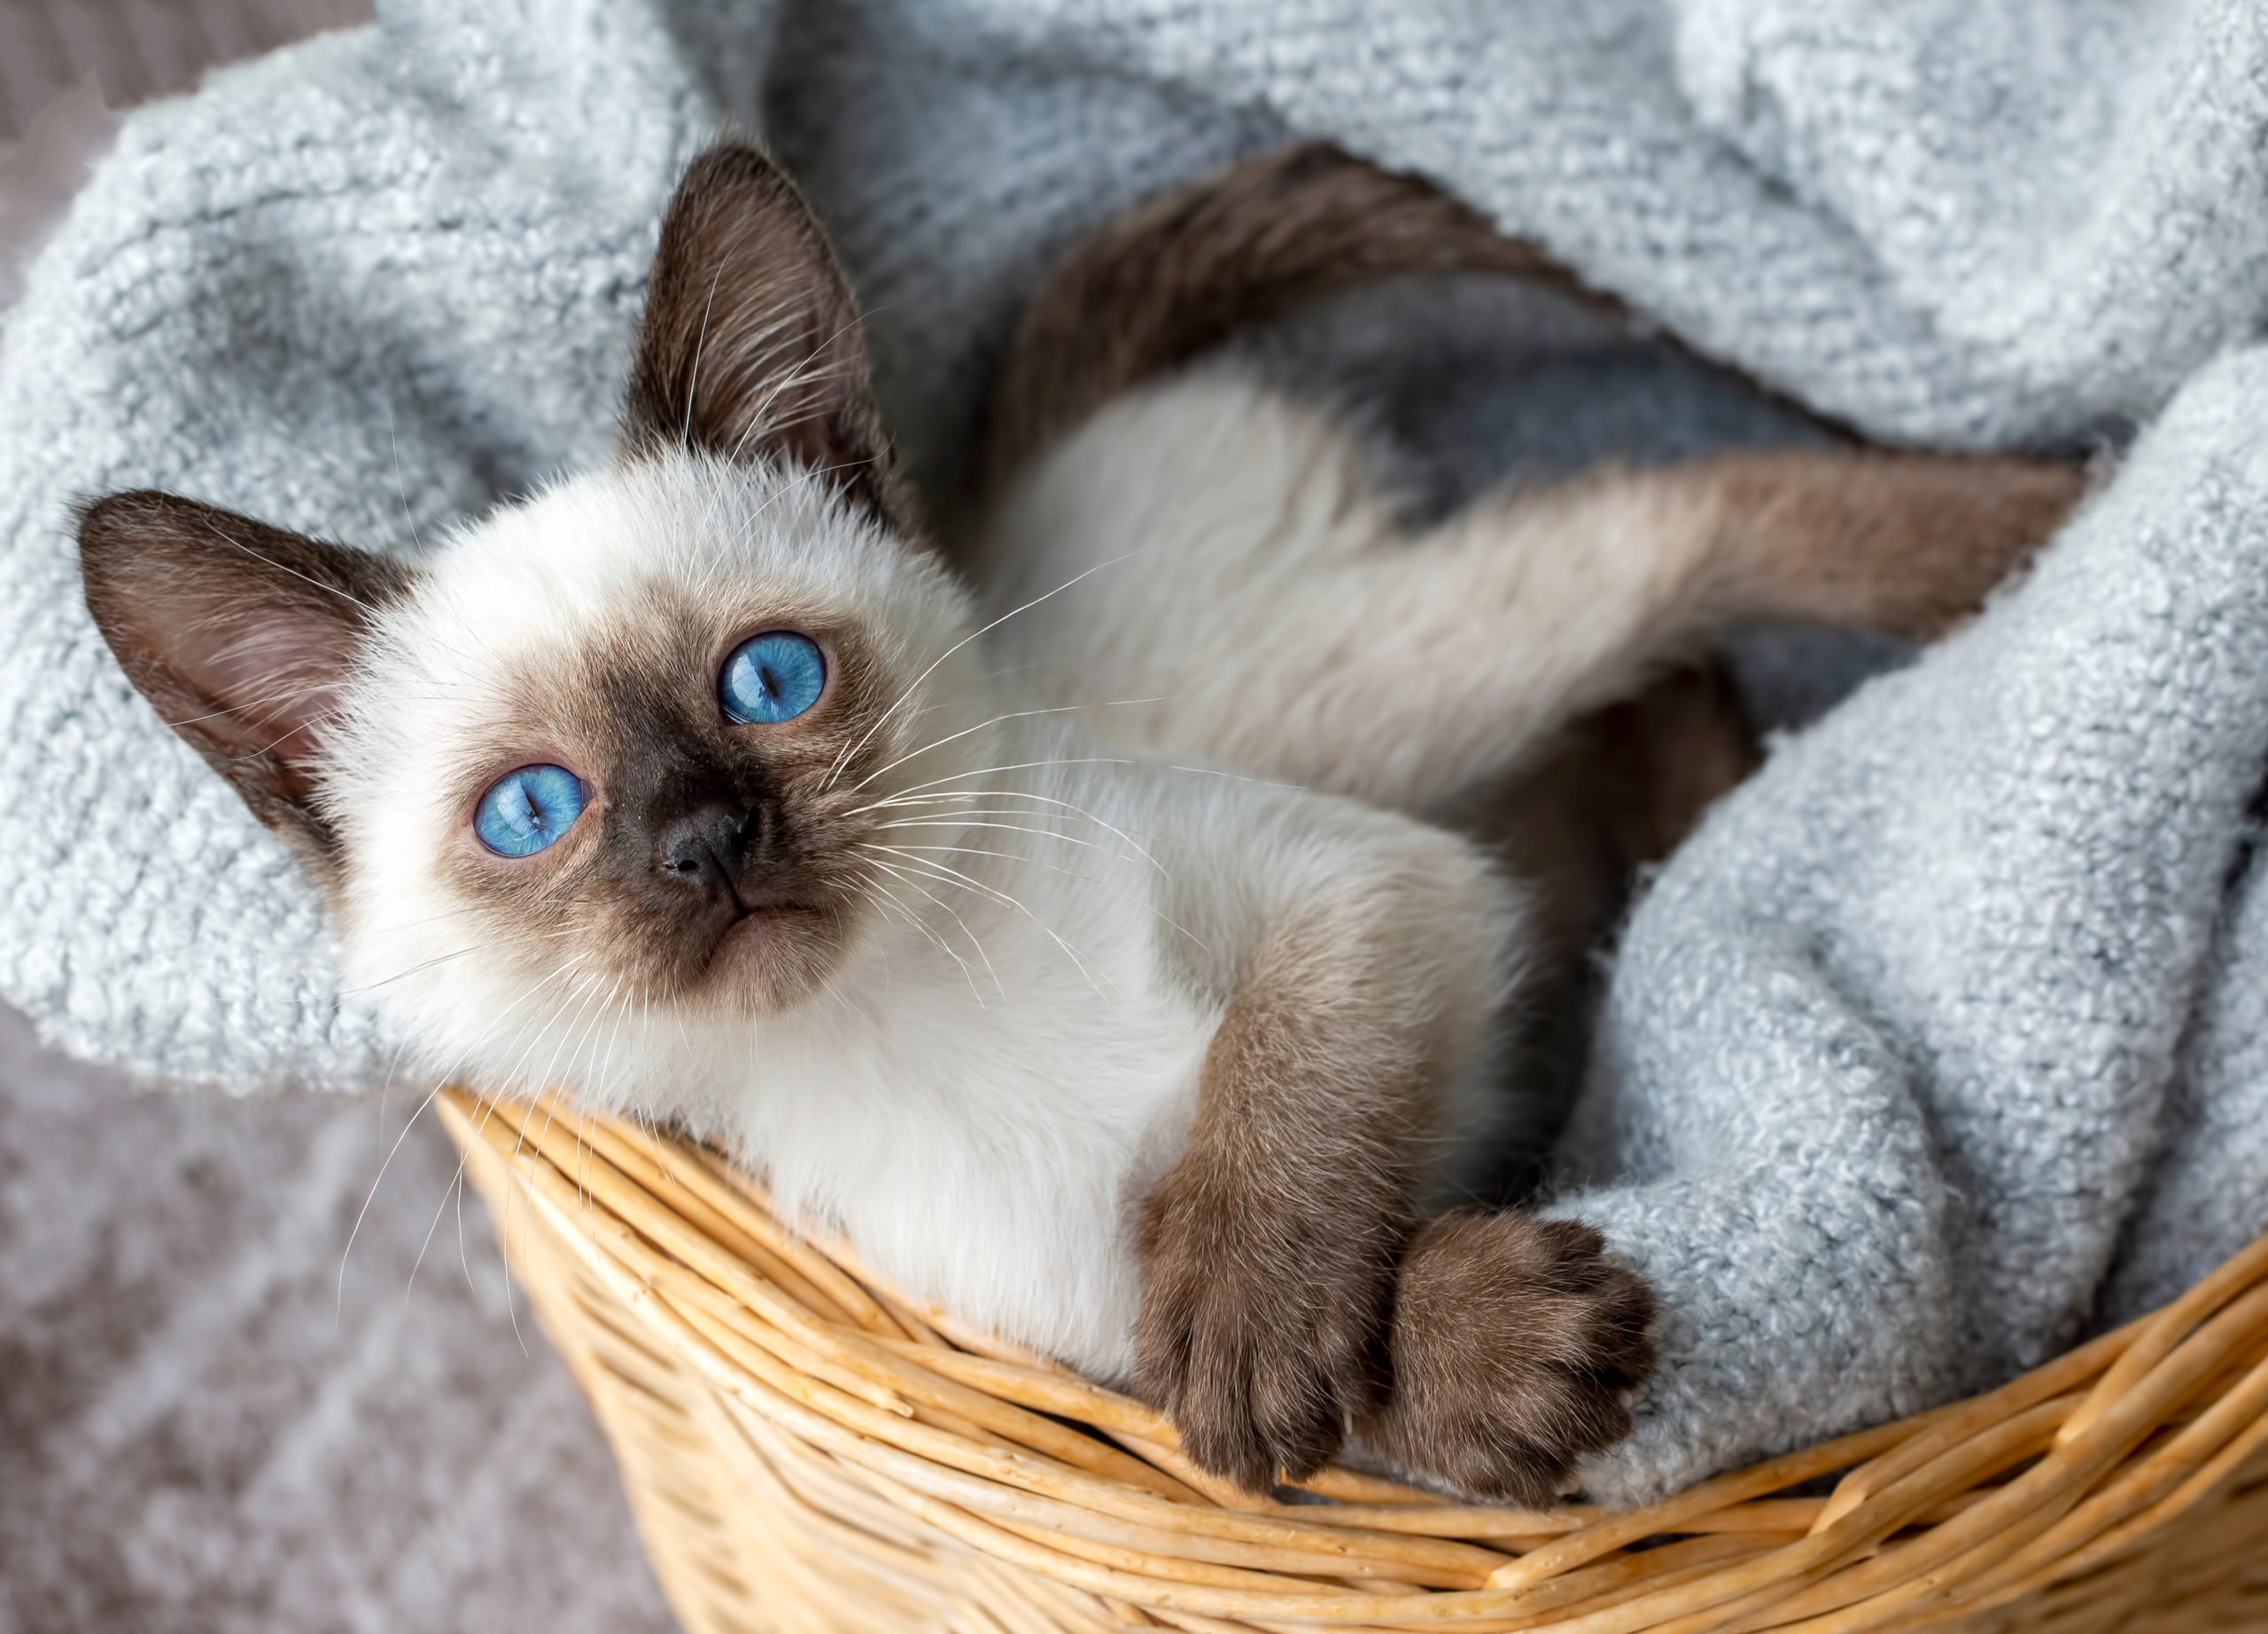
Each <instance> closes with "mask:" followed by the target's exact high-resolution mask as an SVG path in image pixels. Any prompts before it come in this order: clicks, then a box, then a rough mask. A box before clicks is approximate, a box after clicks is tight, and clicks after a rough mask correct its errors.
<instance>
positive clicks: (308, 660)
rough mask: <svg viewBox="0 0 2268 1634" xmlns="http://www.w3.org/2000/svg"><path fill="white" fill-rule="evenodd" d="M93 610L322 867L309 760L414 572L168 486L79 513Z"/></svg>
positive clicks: (330, 847)
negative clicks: (359, 655)
mask: <svg viewBox="0 0 2268 1634" xmlns="http://www.w3.org/2000/svg"><path fill="white" fill-rule="evenodd" d="M79 564H80V569H81V572H82V574H83V576H84V578H85V581H86V595H87V611H89V613H91V614H92V615H93V616H94V620H95V627H96V628H97V629H99V630H100V631H101V632H102V634H103V639H104V640H105V641H106V642H109V643H110V650H112V651H113V653H115V654H117V655H118V661H119V664H120V665H121V666H122V667H123V668H124V669H125V671H126V674H127V679H128V680H129V681H133V683H134V684H135V686H136V687H137V688H138V689H141V692H142V695H143V696H144V697H146V698H148V699H149V700H150V702H151V704H155V705H156V706H157V710H158V713H159V717H160V718H162V719H163V720H165V722H166V724H167V725H168V726H170V727H172V728H173V729H174V730H175V731H176V732H178V733H180V734H181V735H182V736H183V737H184V738H186V739H187V740H188V741H189V743H190V744H191V745H192V746H193V747H194V748H195V749H196V750H197V751H198V753H199V754H202V755H203V756H204V757H205V759H206V760H207V761H209V762H211V764H212V766H213V767H214V770H215V771H217V772H219V773H220V774H221V775H222V776H223V777H225V778H227V779H228V780H229V782H230V783H232V784H234V785H235V787H236V790H237V793H238V794H240V795H242V796H243V797H244V798H245V804H246V805H249V806H251V807H252V813H253V815H255V816H257V817H258V818H259V819H260V821H262V822H264V823H266V824H267V825H268V827H269V828H271V829H275V830H276V832H277V833H278V834H280V835H281V836H283V838H284V839H286V840H287V841H289V842H291V844H292V846H293V848H294V849H295V850H297V851H298V852H299V853H300V855H301V857H302V858H303V859H304V860H306V861H307V863H308V864H309V865H310V866H311V867H312V868H315V870H316V872H317V875H318V876H319V877H320V878H321V879H322V881H323V883H330V881H331V879H332V878H333V877H334V875H335V865H336V852H337V839H336V836H334V835H333V834H332V833H331V831H330V825H329V824H327V823H326V822H325V821H323V820H322V816H321V815H320V814H319V813H317V812H316V811H315V809H314V807H313V805H311V804H310V797H311V795H312V794H313V791H314V785H313V780H312V775H311V774H312V769H313V763H314V759H315V755H316V753H317V751H318V750H319V749H320V747H321V744H322V737H323V733H324V730H325V728H326V726H327V725H328V722H329V720H330V714H331V712H332V710H333V708H334V707H335V705H336V704H337V703H338V689H339V686H340V684H341V683H342V682H343V681H345V680H346V673H347V671H348V669H349V667H350V666H351V665H352V664H353V660H354V656H355V653H356V652H357V650H359V649H360V647H361V642H362V639H363V637H364V635H365V634H366V633H367V631H368V628H369V620H370V619H371V616H372V614H373V613H374V612H375V611H377V609H378V608H379V607H381V606H383V605H384V603H386V602H388V601H390V600H392V598H394V597H396V596H398V595H401V594H402V593H403V592H404V591H405V590H406V589H407V588H408V585H409V578H410V576H409V572H408V569H406V568H404V567H403V566H401V565H400V564H399V563H396V562H394V561H392V560H390V559H389V558H387V557H384V556H374V555H372V554H370V553H369V552H367V551H361V550H350V549H346V547H345V546H342V545H330V544H324V543H322V542H321V541H317V540H313V539H307V538H305V537H303V536H302V535H300V534H298V533H285V532H283V530H282V529H280V528H272V527H269V526H268V525H266V524H264V523H260V522H254V521H252V519H251V518H250V517H240V516H237V515H236V514H235V513H233V512H231V511H226V510H217V509H215V508H214V507H213V506H211V505H201V504H198V502H196V501H194V500H186V499H179V498H176V497H175V495H173V494H154V493H137V494H112V495H111V496H110V497H109V498H107V499H104V500H98V501H97V502H95V503H93V504H91V505H89V506H87V507H86V508H85V510H82V512H81V513H80V517H79Z"/></svg>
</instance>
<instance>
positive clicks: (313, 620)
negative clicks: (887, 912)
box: [180, 605, 354, 795]
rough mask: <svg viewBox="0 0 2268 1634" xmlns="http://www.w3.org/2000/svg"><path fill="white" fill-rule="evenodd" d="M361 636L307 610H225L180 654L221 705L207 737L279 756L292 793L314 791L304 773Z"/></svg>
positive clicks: (233, 747)
mask: <svg viewBox="0 0 2268 1634" xmlns="http://www.w3.org/2000/svg"><path fill="white" fill-rule="evenodd" d="M353 648H354V637H353V632H352V631H351V630H349V629H347V628H346V627H345V626H342V625H341V624H340V623H339V622H338V620H337V619H330V618H325V617H323V616H322V615H321V614H319V613H315V612H312V611H308V610H307V609H304V608H298V607H291V606H288V605H286V606H280V607H278V606H267V607H245V608H237V609H233V610H230V611H226V612H221V613H219V614H218V615H216V616H214V617H213V618H212V619H209V620H208V621H206V623H204V625H203V626H202V627H201V629H200V630H199V631H198V632H197V633H196V634H191V635H190V636H188V637H187V638H186V639H185V640H184V641H183V644H182V648H181V650H180V660H181V663H182V665H183V670H184V672H185V673H187V675H188V676H189V677H190V679H191V680H192V681H193V682H194V683H195V685H196V686H197V688H198V690H199V691H201V692H203V693H204V694H205V695H206V696H208V697H210V698H211V699H213V701H214V707H215V713H214V716H213V717H212V718H211V719H209V720H206V721H205V722H204V723H203V724H204V727H205V729H206V733H207V734H208V735H211V736H212V737H213V738H214V739H215V740H217V741H219V742H220V743H223V744H224V745H226V746H227V747H229V749H231V750H233V751H235V752H237V753H240V754H258V753H260V752H262V751H266V752H268V753H272V754H274V755H275V756H276V759H279V760H281V761H282V762H283V767H284V771H285V782H286V786H285V788H284V789H283V790H282V791H283V792H285V793H290V794H294V795H303V794H305V793H306V792H307V788H306V779H305V776H304V774H303V772H302V768H303V767H304V766H305V765H306V763H307V761H308V760H309V759H312V758H313V756H314V754H315V749H316V747H317V743H318V740H319V737H320V735H321V733H322V727H323V724H324V722H325V721H326V720H328V719H329V717H330V713H331V712H332V711H333V710H334V709H335V708H336V707H337V706H338V689H339V683H340V682H341V681H344V680H345V678H346V670H347V666H348V665H349V664H350V663H351V662H352V661H353Z"/></svg>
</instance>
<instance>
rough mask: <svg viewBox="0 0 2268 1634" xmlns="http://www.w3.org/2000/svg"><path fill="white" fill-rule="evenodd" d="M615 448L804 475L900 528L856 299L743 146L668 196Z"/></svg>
mask: <svg viewBox="0 0 2268 1634" xmlns="http://www.w3.org/2000/svg"><path fill="white" fill-rule="evenodd" d="M623 441H624V444H625V447H626V448H627V449H628V450H629V451H630V452H632V453H633V454H635V453H642V452H651V451H655V450H657V449H661V448H666V447H687V448H695V449H701V450H704V451H706V452H708V453H711V454H717V455H723V456H724V457H725V458H726V459H734V460H742V459H750V458H757V457H760V458H765V459H769V460H775V461H779V462H781V463H786V464H793V465H799V466H801V467H803V468H804V470H806V471H814V472H817V473H819V475H820V476H821V478H822V479H824V480H826V481H827V482H828V483H829V484H831V485H832V486H834V487H835V488H836V489H837V490H838V491H840V492H841V493H842V494H843V495H844V496H845V497H846V498H849V499H850V500H851V501H853V502H856V503H858V504H861V505H864V506H866V508H868V509H869V510H873V511H874V512H875V513H876V514H877V515H879V516H881V517H882V518H883V519H884V520H885V521H888V522H890V523H892V524H894V525H897V526H898V527H900V528H903V529H906V530H908V531H911V527H912V524H913V516H912V514H911V508H910V505H909V503H908V502H907V499H906V496H905V494H904V493H903V491H902V487H901V485H900V483H899V480H898V479H897V471H896V455H895V454H894V452H893V451H892V449H891V447H890V444H889V437H888V436H887V435H886V434H885V433H884V432H883V430H882V415H881V412H880V410H879V409H877V408H876V407H875V404H874V392H873V389H872V387H871V386H870V385H869V383H868V379H867V374H866V343H865V341H864V340H863V339H862V338H860V336H859V332H858V303H857V301H856V300H853V299H852V297H851V294H850V286H849V285H848V284H845V283H844V282H843V273H842V270H841V268H838V267H837V266H836V265H835V252H834V251H833V250H831V249H830V248H828V247H827V236H826V234H825V233H823V232H821V231H820V230H819V222H817V221H816V220H815V219H813V217H812V213H811V210H810V209H809V207H808V206H805V205H804V201H803V198H801V196H800V195H798V194H797V193H796V189H795V187H794V185H793V183H790V182H789V181H788V178H787V177H786V176H785V175H781V171H780V168H779V167H778V166H776V165H774V164H773V162H772V161H771V160H769V159H766V158H765V156H764V155H763V154H762V153H761V152H757V150H756V149H755V148H753V147H750V146H749V145H747V144H744V143H736V142H726V143H722V144H718V146H715V147H712V148H711V149H710V150H709V151H708V152H705V153H703V154H702V155H701V157H700V158H698V159H696V160H694V161H693V164H692V166H691V167H690V168H688V169H687V171H686V173H685V179H684V180H683V181H681V182H680V183H678V189H677V192H676V195H675V196H674V197H673V198H671V200H670V207H669V214H668V215H667V216H665V217H664V220H663V222H662V243H661V249H660V251H659V252H658V253H656V256H655V259H654V274H653V277H652V279H651V280H650V281H649V284H648V285H647V292H646V319H645V323H644V325H643V327H642V328H641V330H640V331H639V337H638V360H637V363H636V365H635V367H634V368H633V371H632V374H631V380H630V395H629V399H628V401H627V402H626V403H625V405H624V409H623Z"/></svg>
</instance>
